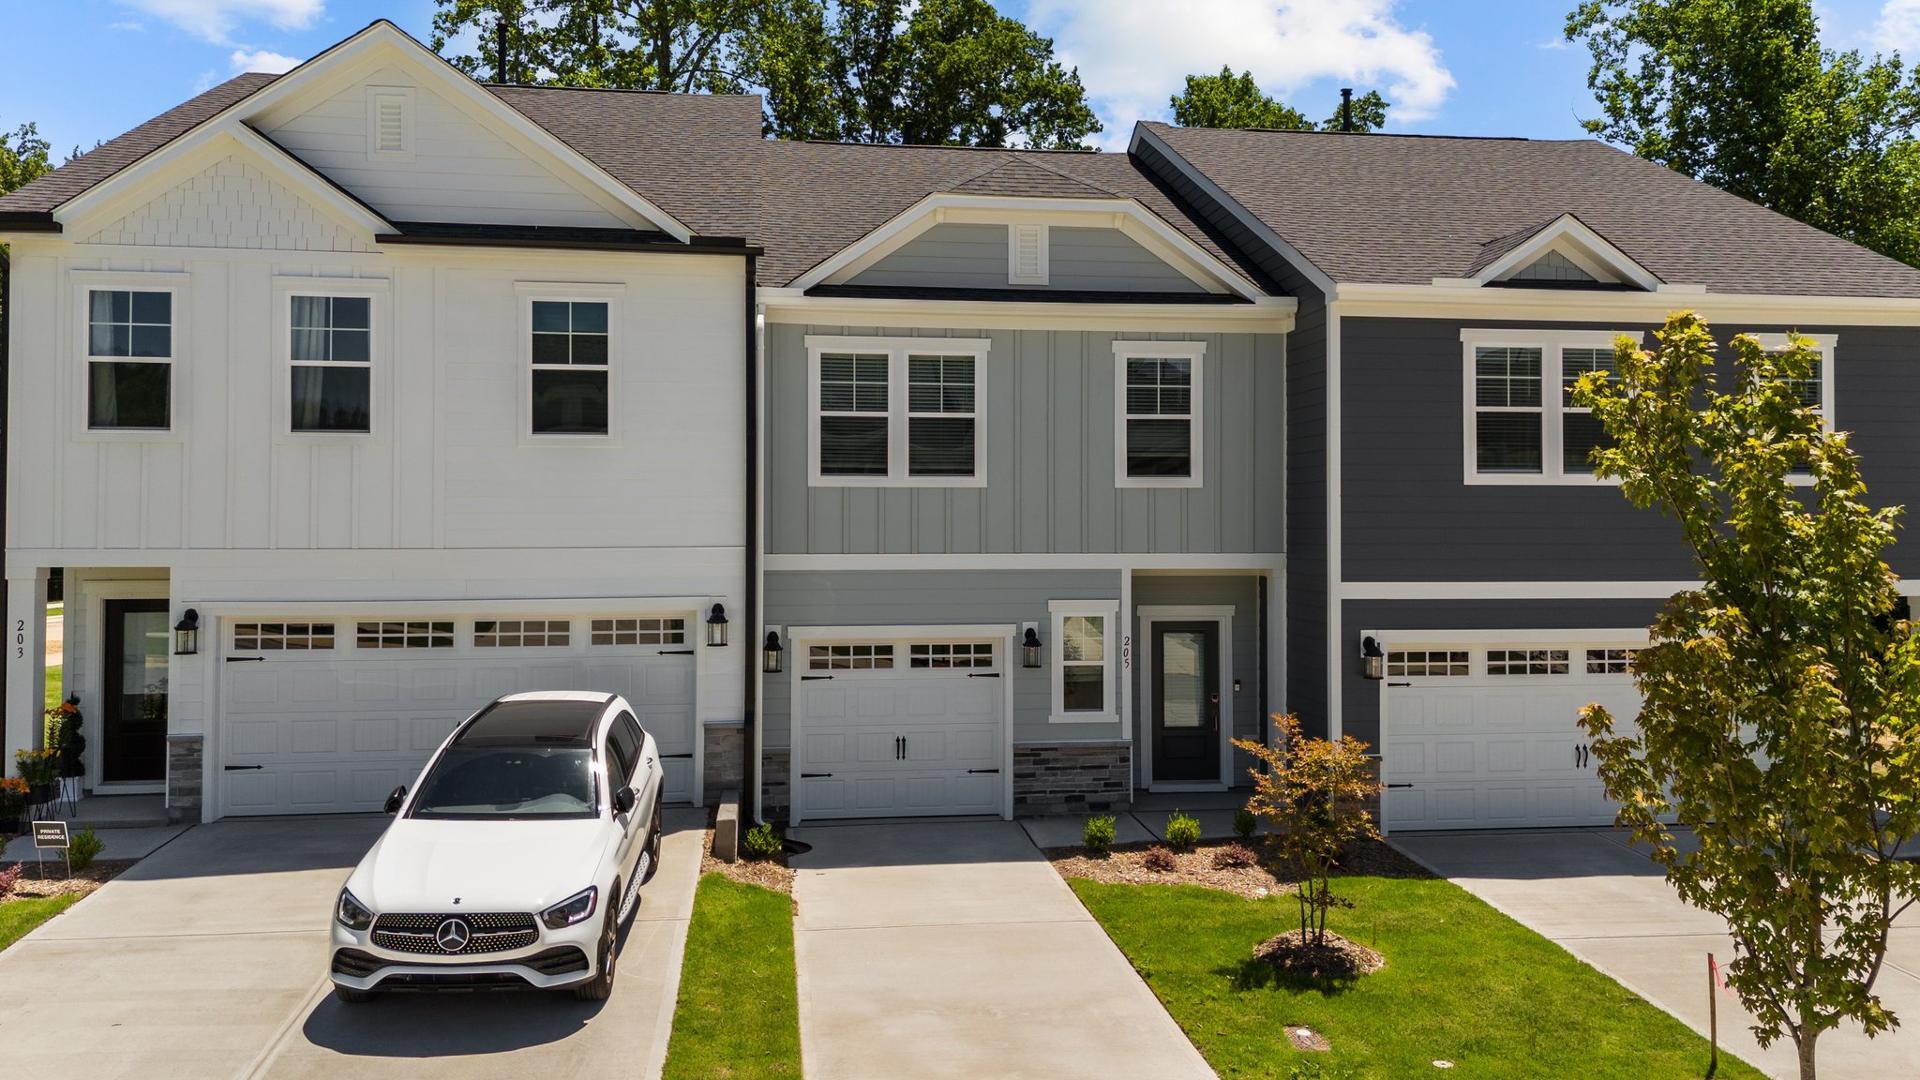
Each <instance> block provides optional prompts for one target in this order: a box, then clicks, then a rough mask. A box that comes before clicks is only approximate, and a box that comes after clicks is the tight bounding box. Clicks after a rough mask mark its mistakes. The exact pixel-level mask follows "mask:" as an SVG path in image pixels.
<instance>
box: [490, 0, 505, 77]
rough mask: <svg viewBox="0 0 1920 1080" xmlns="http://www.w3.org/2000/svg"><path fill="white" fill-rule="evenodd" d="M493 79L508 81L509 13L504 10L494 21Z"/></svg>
mask: <svg viewBox="0 0 1920 1080" xmlns="http://www.w3.org/2000/svg"><path fill="white" fill-rule="evenodd" d="M493 49H494V53H493V81H494V82H497V83H505V82H506V81H507V13H506V12H505V11H502V12H501V13H500V17H499V18H497V19H495V20H494V22H493Z"/></svg>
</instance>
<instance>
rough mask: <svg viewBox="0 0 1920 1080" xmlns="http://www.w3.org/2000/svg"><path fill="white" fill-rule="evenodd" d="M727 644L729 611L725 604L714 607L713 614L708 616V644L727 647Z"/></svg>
mask: <svg viewBox="0 0 1920 1080" xmlns="http://www.w3.org/2000/svg"><path fill="white" fill-rule="evenodd" d="M726 643H727V609H726V606H725V605H723V604H715V605H713V612H712V613H711V614H709V615H708V616H707V644H708V645H725V644H726Z"/></svg>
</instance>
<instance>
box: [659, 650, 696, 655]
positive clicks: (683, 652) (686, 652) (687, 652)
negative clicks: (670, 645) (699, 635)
mask: <svg viewBox="0 0 1920 1080" xmlns="http://www.w3.org/2000/svg"><path fill="white" fill-rule="evenodd" d="M660 655H661V656H692V655H693V650H692V649H661V650H660Z"/></svg>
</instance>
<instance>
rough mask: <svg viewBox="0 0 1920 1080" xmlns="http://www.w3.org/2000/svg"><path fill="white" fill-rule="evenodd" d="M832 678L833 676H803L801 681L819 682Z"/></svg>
mask: <svg viewBox="0 0 1920 1080" xmlns="http://www.w3.org/2000/svg"><path fill="white" fill-rule="evenodd" d="M831 678H833V676H831V675H802V676H800V681H801V682H819V681H820V680H821V679H831Z"/></svg>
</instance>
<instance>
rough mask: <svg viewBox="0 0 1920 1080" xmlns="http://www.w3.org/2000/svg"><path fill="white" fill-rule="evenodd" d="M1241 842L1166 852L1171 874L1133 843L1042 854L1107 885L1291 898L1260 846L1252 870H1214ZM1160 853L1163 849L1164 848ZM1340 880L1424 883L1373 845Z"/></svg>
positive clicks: (1412, 868)
mask: <svg viewBox="0 0 1920 1080" xmlns="http://www.w3.org/2000/svg"><path fill="white" fill-rule="evenodd" d="M1238 843H1240V842H1239V841H1237V840H1207V841H1202V842H1201V843H1200V844H1199V846H1197V847H1195V848H1194V849H1193V850H1192V851H1188V852H1177V851H1176V852H1169V854H1171V855H1172V856H1173V862H1174V868H1173V869H1172V870H1155V869H1153V868H1152V867H1150V866H1149V865H1148V864H1147V852H1148V851H1149V850H1153V849H1156V848H1161V845H1159V844H1132V845H1128V846H1126V847H1116V848H1114V849H1113V850H1112V851H1109V852H1107V853H1106V854H1104V855H1101V854H1094V853H1091V852H1089V851H1087V849H1086V848H1082V847H1070V848H1050V849H1048V850H1047V852H1046V855H1047V858H1048V859H1049V860H1051V861H1052V863H1053V868H1054V869H1055V870H1057V871H1059V873H1060V876H1061V877H1067V878H1087V879H1089V880H1092V881H1098V882H1102V883H1105V884H1109V885H1200V886H1203V887H1205V888H1209V889H1219V890H1221V891H1222V892H1230V893H1233V894H1235V895H1237V896H1243V897H1246V898H1247V899H1249V900H1258V899H1260V898H1261V897H1264V896H1272V895H1274V894H1276V893H1278V894H1286V895H1291V894H1292V893H1293V891H1294V885H1293V881H1292V879H1291V877H1290V875H1288V874H1287V872H1286V870H1285V869H1284V868H1283V867H1280V866H1279V865H1278V864H1276V863H1275V862H1273V860H1272V857H1271V855H1270V854H1269V853H1268V852H1267V850H1266V849H1265V845H1263V844H1261V843H1260V842H1259V841H1257V840H1256V841H1255V842H1254V843H1252V844H1249V845H1247V846H1248V847H1251V848H1252V849H1253V850H1254V852H1255V853H1256V854H1257V855H1258V856H1259V862H1257V863H1256V864H1255V865H1252V866H1217V865H1215V855H1216V852H1218V851H1220V850H1221V849H1223V848H1229V847H1232V846H1234V845H1236V844H1238ZM1163 850H1164V849H1163ZM1340 872H1341V874H1342V875H1365V876H1369V877H1403V878H1424V877H1431V876H1433V875H1431V874H1429V873H1427V871H1426V870H1425V869H1424V868H1422V867H1421V866H1420V865H1419V864H1418V863H1415V862H1414V861H1413V860H1411V859H1409V858H1407V857H1406V856H1404V855H1402V854H1400V853H1399V852H1398V851H1395V850H1394V849H1392V848H1390V847H1388V846H1387V845H1386V844H1383V843H1380V842H1378V841H1368V842H1365V843H1360V844H1355V845H1353V846H1352V847H1350V848H1348V849H1347V854H1346V857H1345V858H1343V859H1342V860H1341V870H1340Z"/></svg>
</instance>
